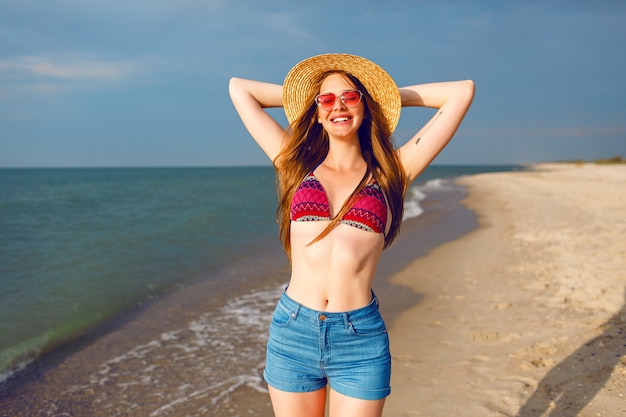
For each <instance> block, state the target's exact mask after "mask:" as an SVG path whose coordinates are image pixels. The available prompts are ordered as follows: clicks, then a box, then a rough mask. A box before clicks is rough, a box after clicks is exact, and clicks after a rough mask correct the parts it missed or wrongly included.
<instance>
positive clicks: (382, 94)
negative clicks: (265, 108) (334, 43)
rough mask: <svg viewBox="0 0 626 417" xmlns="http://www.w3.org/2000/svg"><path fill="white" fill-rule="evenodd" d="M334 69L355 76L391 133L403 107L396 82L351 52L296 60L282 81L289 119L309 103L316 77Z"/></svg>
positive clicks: (389, 133)
mask: <svg viewBox="0 0 626 417" xmlns="http://www.w3.org/2000/svg"><path fill="white" fill-rule="evenodd" d="M333 70H340V71H345V72H347V73H349V74H351V75H353V76H355V77H356V78H357V79H358V80H359V81H361V83H362V84H363V85H364V86H365V88H366V89H367V92H368V93H369V95H370V96H371V97H372V99H374V101H376V102H377V103H378V104H379V105H380V108H381V110H382V112H383V117H384V118H385V120H386V122H387V130H388V131H387V132H386V133H387V135H388V136H391V134H392V133H393V131H394V130H395V128H396V126H397V125H398V121H399V120H400V112H401V110H402V100H401V98H400V91H399V90H398V86H397V85H396V83H395V81H394V80H393V78H391V76H390V75H389V74H388V73H387V72H386V71H385V70H384V69H383V68H382V67H380V66H379V65H377V64H375V63H374V62H372V61H370V60H368V59H366V58H363V57H360V56H357V55H351V54H322V55H316V56H313V57H310V58H307V59H304V60H302V61H300V62H299V63H297V64H296V65H295V66H294V67H293V68H292V69H291V70H290V71H289V73H287V76H286V77H285V81H284V83H283V106H284V110H285V115H286V116H287V120H288V121H289V123H292V122H293V121H294V120H296V119H297V118H298V117H299V116H300V115H301V114H302V113H303V112H304V111H306V109H307V108H308V107H309V106H310V104H311V102H310V100H311V97H313V96H314V95H315V94H317V93H319V92H318V91H314V89H315V85H316V84H315V83H316V81H318V80H319V77H320V76H321V75H322V74H324V73H326V72H328V71H333Z"/></svg>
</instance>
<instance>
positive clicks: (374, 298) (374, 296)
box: [372, 290, 379, 307]
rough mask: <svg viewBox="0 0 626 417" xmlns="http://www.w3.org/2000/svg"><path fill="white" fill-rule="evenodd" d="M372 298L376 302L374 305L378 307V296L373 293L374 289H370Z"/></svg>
mask: <svg viewBox="0 0 626 417" xmlns="http://www.w3.org/2000/svg"><path fill="white" fill-rule="evenodd" d="M372 300H374V302H375V303H376V307H378V306H379V305H378V297H376V294H374V290H372Z"/></svg>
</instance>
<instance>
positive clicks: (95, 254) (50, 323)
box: [0, 166, 520, 383]
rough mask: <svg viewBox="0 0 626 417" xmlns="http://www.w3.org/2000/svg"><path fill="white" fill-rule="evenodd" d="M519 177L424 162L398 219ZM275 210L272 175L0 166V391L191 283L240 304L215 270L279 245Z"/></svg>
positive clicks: (232, 285)
mask: <svg viewBox="0 0 626 417" xmlns="http://www.w3.org/2000/svg"><path fill="white" fill-rule="evenodd" d="M516 169H520V167H517V166H431V167H429V168H428V170H427V171H426V172H425V173H424V174H423V175H422V176H421V177H420V179H419V181H418V182H417V183H416V184H415V185H414V186H413V191H411V192H409V194H408V196H407V201H406V216H405V217H412V216H419V215H420V214H421V207H420V201H421V200H422V199H423V198H425V197H426V198H427V197H428V195H429V194H431V193H435V194H436V193H439V194H438V195H439V197H438V198H445V184H446V181H448V180H449V179H452V178H454V177H458V176H461V175H467V174H474V173H479V172H488V171H510V170H516ZM442 192H443V193H444V195H443V196H442V195H441V193H442ZM275 205H276V194H275V187H274V171H273V169H272V168H271V167H239V168H163V169H161V168H137V169H130V168H129V169H2V170H0V283H1V289H0V383H3V382H5V383H6V380H7V378H8V377H9V376H11V375H12V374H14V373H15V372H17V371H19V369H21V368H23V367H24V366H25V365H27V364H28V363H30V362H32V361H33V360H34V359H36V358H37V357H39V356H40V355H41V354H42V353H44V352H46V351H47V350H49V349H51V348H53V347H56V346H58V345H60V344H63V343H67V342H70V341H72V340H74V339H75V338H76V337H77V336H79V335H80V334H82V333H84V332H85V331H87V330H90V329H93V328H95V327H97V326H99V325H102V324H103V323H106V322H107V321H109V320H111V319H112V318H114V317H116V316H118V315H120V314H123V313H124V312H127V311H129V310H132V309H134V308H136V307H137V306H138V305H142V304H146V303H150V302H151V300H154V299H157V298H161V297H163V296H166V295H167V294H170V293H173V292H176V291H177V290H178V289H179V288H182V287H184V286H186V285H189V284H192V283H197V282H202V281H206V280H223V282H220V285H219V288H220V291H222V292H223V293H224V294H225V296H226V297H227V298H228V297H230V296H232V297H233V300H235V297H236V296H237V289H238V287H239V283H238V281H237V279H238V278H237V277H232V276H229V277H228V279H225V278H224V276H223V275H220V274H216V273H215V271H218V270H220V269H221V268H223V267H225V266H227V265H232V264H237V263H245V262H250V260H251V259H254V256H256V255H258V254H260V253H263V251H264V250H267V248H268V247H270V246H272V247H273V246H275V243H276V241H277V239H278V237H277V226H276V223H275V221H274V214H275ZM249 268H250V269H251V270H254V265H250V266H249Z"/></svg>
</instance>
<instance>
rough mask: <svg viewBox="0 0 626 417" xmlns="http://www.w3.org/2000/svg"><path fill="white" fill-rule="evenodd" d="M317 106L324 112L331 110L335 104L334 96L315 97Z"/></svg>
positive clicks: (330, 94) (321, 95)
mask: <svg viewBox="0 0 626 417" xmlns="http://www.w3.org/2000/svg"><path fill="white" fill-rule="evenodd" d="M317 104H318V105H319V106H320V107H321V108H322V109H324V110H326V111H328V110H332V109H333V105H334V104H335V95H334V94H332V93H329V94H320V95H319V96H317Z"/></svg>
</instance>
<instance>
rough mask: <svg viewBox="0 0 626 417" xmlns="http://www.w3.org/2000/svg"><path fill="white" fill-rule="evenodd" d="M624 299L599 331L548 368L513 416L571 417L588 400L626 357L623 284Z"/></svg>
mask: <svg viewBox="0 0 626 417" xmlns="http://www.w3.org/2000/svg"><path fill="white" fill-rule="evenodd" d="M624 299H625V304H624V305H622V308H621V309H620V310H619V311H618V312H617V313H616V314H615V315H613V316H612V317H611V318H610V319H609V320H608V321H607V322H606V323H604V324H603V325H602V326H601V327H600V328H601V329H602V330H603V332H602V334H600V335H599V336H597V337H595V338H593V339H591V340H590V341H588V342H587V343H585V344H584V345H582V346H581V347H580V348H578V349H577V350H576V351H575V352H574V353H572V354H571V355H569V356H568V357H567V358H565V359H564V360H563V361H562V362H561V363H559V364H557V365H556V366H555V367H554V368H553V369H551V370H550V371H549V372H548V373H547V374H546V376H545V377H544V378H543V379H542V380H541V381H540V382H539V384H538V385H537V389H536V390H535V392H534V393H533V395H532V396H531V397H530V398H529V399H528V401H526V403H525V404H524V405H523V406H522V408H520V410H519V412H518V413H517V416H516V417H539V416H544V415H545V416H550V417H574V416H577V415H578V413H579V412H580V411H581V410H582V409H583V408H584V407H585V406H586V405H587V404H589V402H590V401H591V400H592V399H593V398H594V397H595V396H596V394H597V393H598V391H600V390H601V389H602V387H603V386H604V385H605V384H606V382H607V381H608V379H609V377H610V376H611V373H612V372H613V369H614V368H615V366H616V365H617V364H618V363H619V361H620V360H622V358H626V288H625V291H624Z"/></svg>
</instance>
